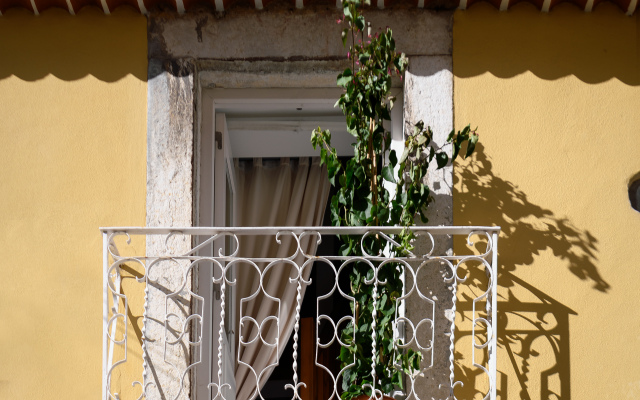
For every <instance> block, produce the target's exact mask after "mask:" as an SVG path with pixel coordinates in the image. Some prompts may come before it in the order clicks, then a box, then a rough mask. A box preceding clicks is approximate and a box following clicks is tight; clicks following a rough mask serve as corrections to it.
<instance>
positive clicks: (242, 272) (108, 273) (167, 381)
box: [101, 227, 499, 400]
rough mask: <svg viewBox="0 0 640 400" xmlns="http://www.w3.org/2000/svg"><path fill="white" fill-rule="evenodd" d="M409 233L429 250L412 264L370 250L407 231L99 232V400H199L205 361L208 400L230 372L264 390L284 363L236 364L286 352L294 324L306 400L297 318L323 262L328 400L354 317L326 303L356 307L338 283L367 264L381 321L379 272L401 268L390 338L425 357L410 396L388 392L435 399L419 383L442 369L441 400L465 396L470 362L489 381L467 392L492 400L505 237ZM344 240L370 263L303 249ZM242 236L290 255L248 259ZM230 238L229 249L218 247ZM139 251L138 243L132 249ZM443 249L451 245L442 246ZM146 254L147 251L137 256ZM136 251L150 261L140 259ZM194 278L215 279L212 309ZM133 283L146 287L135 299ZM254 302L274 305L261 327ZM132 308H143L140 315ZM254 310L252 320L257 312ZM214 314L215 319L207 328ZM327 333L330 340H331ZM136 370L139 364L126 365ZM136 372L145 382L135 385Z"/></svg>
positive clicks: (322, 346)
mask: <svg viewBox="0 0 640 400" xmlns="http://www.w3.org/2000/svg"><path fill="white" fill-rule="evenodd" d="M369 228H371V227H369ZM412 229H413V230H414V231H415V234H416V236H417V237H418V240H419V241H420V243H421V245H420V246H417V247H416V249H415V250H414V251H413V252H412V253H411V254H409V255H408V256H407V257H393V256H387V255H384V254H368V253H367V249H366V246H365V245H364V242H365V240H367V238H370V237H371V236H372V235H376V237H377V238H378V239H379V240H384V241H386V242H387V249H392V248H393V247H394V246H397V243H396V242H395V241H394V239H393V238H394V235H397V234H398V233H399V231H400V229H399V228H375V230H374V229H371V230H367V228H366V227H362V228H333V227H331V228H329V227H274V228H264V227H257V228H128V227H124V228H119V227H114V228H102V229H101V231H102V234H103V245H104V252H103V261H104V287H103V306H104V307H103V393H102V397H103V399H104V400H108V399H114V400H115V399H122V400H124V398H125V397H124V396H125V393H124V392H125V391H128V392H129V395H130V396H131V398H138V399H143V398H148V399H152V398H154V399H155V398H166V399H182V398H185V399H186V398H195V393H196V391H195V389H194V387H195V383H194V381H195V379H196V378H194V377H195V375H196V370H197V369H198V368H203V367H204V364H205V363H209V364H210V365H207V366H206V368H207V370H208V371H213V373H209V376H210V377H211V379H210V381H209V382H205V383H206V387H207V390H208V394H207V396H210V397H209V399H216V400H233V399H235V395H234V394H233V392H234V391H235V389H236V388H235V384H234V383H233V382H230V380H232V379H229V376H228V374H227V376H225V374H224V371H225V368H227V369H229V368H230V367H229V365H231V366H233V365H244V367H246V368H247V369H248V370H249V371H250V374H251V375H252V376H253V379H254V381H260V380H261V378H262V377H263V375H265V374H268V373H269V372H270V371H271V370H272V369H273V367H275V365H277V364H278V360H277V357H276V359H275V360H273V359H272V360H270V361H269V362H267V363H266V364H264V366H263V368H262V369H261V370H256V369H255V366H254V365H252V364H251V363H247V362H246V359H243V358H241V357H240V354H241V353H242V352H243V351H246V348H247V347H248V346H261V347H262V348H263V349H264V348H266V347H270V348H273V349H274V351H275V353H276V354H280V353H281V348H282V346H284V345H285V344H286V343H283V342H284V340H283V339H282V340H281V338H280V334H279V332H281V327H282V326H283V324H286V323H293V329H292V330H291V331H292V333H291V337H292V340H293V365H291V371H292V376H291V380H290V383H288V384H286V385H285V388H286V389H287V390H289V392H290V393H291V399H292V400H296V399H301V400H306V399H304V396H302V390H303V388H305V387H306V383H305V382H304V381H303V380H302V379H301V376H300V375H299V373H298V371H299V364H300V362H301V360H300V354H301V352H300V350H301V348H300V346H301V343H300V340H301V339H300V320H301V306H302V303H303V299H304V296H303V292H304V290H305V288H307V287H309V285H311V284H312V280H311V279H310V278H308V277H309V272H310V270H311V268H313V266H314V264H315V265H320V264H322V265H323V267H322V268H324V269H325V270H326V271H328V272H327V273H328V274H332V275H331V277H330V279H332V282H333V284H332V285H331V287H330V288H329V289H328V290H326V292H325V293H323V294H321V295H318V296H317V298H316V314H315V318H314V320H315V327H316V332H315V349H314V350H313V353H314V354H315V360H314V365H315V368H317V370H318V371H323V372H322V373H324V374H326V375H325V376H327V377H329V379H330V382H331V383H332V386H333V390H332V393H331V395H330V396H328V398H327V399H325V400H331V399H338V398H339V397H340V394H341V392H342V388H341V378H342V376H343V374H344V373H345V370H347V369H348V368H349V365H347V366H345V367H344V368H342V369H336V367H335V365H333V366H331V365H324V364H323V362H322V360H323V357H322V352H323V351H328V350H327V349H329V348H330V347H331V346H342V347H346V346H347V344H346V343H344V342H343V341H342V340H341V337H340V336H341V335H340V332H341V330H342V329H343V328H344V327H345V326H346V325H347V324H349V323H351V324H355V318H354V315H352V314H349V313H347V314H346V315H341V316H339V317H336V316H335V315H332V314H330V313H325V312H324V311H322V310H323V307H322V304H323V301H327V300H328V299H331V298H335V297H336V296H337V297H339V298H341V299H342V301H347V302H354V298H353V297H352V296H351V295H350V293H349V291H348V290H347V289H346V288H345V287H344V285H342V284H341V283H340V282H344V275H345V274H348V273H349V271H351V269H350V268H352V267H353V265H354V264H355V263H364V264H366V265H368V268H371V270H372V274H371V275H370V276H372V278H371V279H368V280H367V281H366V282H365V284H367V285H372V287H373V299H374V307H373V312H374V313H375V312H376V311H375V310H376V307H375V302H376V301H380V299H378V298H377V295H378V288H380V287H381V286H383V285H385V283H386V282H385V281H384V280H383V279H380V277H379V276H378V271H380V269H381V268H383V267H384V266H385V265H387V264H393V265H394V266H396V268H400V269H401V270H402V276H403V279H404V282H405V283H404V291H403V294H402V296H400V297H399V298H398V299H397V300H396V305H395V310H396V311H395V315H394V318H393V320H392V321H391V324H392V325H393V328H394V340H393V346H394V348H393V351H394V352H403V351H406V350H407V349H410V348H411V349H414V350H415V351H417V352H420V353H421V354H422V358H421V362H420V365H419V368H418V369H417V370H416V371H414V372H413V373H411V374H405V376H404V382H405V383H406V384H405V385H404V386H403V387H404V389H403V390H397V391H396V392H395V393H392V394H393V395H396V397H397V398H399V397H402V398H403V399H416V400H422V399H426V398H431V397H432V395H433V394H432V393H425V391H427V390H428V389H425V388H428V385H427V386H425V385H424V384H423V383H421V381H423V380H428V377H429V376H430V374H431V375H433V376H437V374H435V375H434V371H435V370H436V369H438V368H439V369H440V370H444V371H445V372H444V375H441V376H440V378H433V377H432V380H434V379H435V380H438V379H440V381H439V382H437V384H438V387H439V388H440V389H442V390H444V392H445V394H444V395H443V396H445V397H446V396H448V398H450V399H457V398H458V397H457V396H456V395H455V394H454V389H456V390H455V393H458V392H459V391H460V390H461V389H458V388H461V387H462V386H463V384H464V383H465V382H463V381H462V380H457V379H456V376H457V371H456V368H458V367H457V364H458V363H463V364H464V363H466V364H465V368H473V369H476V370H477V371H482V373H484V374H485V375H486V382H485V383H484V384H478V385H477V386H478V388H479V389H471V391H470V392H468V393H471V396H472V397H473V396H476V398H477V393H478V392H480V395H481V397H482V398H483V399H485V400H487V399H489V400H495V399H496V328H497V308H496V304H497V298H496V296H497V294H496V289H497V244H498V235H499V228H497V227H414V228H412ZM344 235H354V236H357V237H358V238H360V240H361V241H360V243H361V251H362V254H363V255H362V256H340V255H326V254H324V255H314V254H307V250H305V249H306V248H307V247H305V246H302V245H301V243H302V242H308V241H310V240H312V241H315V243H316V244H319V243H321V242H322V241H323V239H326V238H327V237H330V236H344ZM243 236H263V237H267V240H271V241H273V243H275V244H276V245H281V244H282V243H283V242H284V241H285V239H286V240H288V241H289V243H290V247H291V251H290V254H288V255H287V256H285V257H278V258H275V257H268V256H263V257H243V256H242V255H243V247H242V246H243V240H242V237H243ZM456 237H461V238H463V239H464V240H465V243H462V242H460V243H458V242H455V238H456ZM137 238H139V239H137ZM452 238H454V240H452ZM136 240H138V241H137V242H135V241H136ZM223 240H224V241H227V242H228V243H230V246H226V247H225V246H224V245H220V244H219V243H220V242H221V241H223ZM132 241H133V242H135V243H137V245H136V244H135V243H134V244H133V245H132ZM454 242H455V243H456V244H455V248H454V250H455V253H454V252H453V251H451V250H449V251H443V252H442V253H443V254H437V253H438V251H436V249H438V250H441V249H443V248H445V249H446V248H449V247H451V243H454ZM442 243H445V244H446V245H445V246H444V247H443V246H442ZM291 244H292V245H291ZM136 246H137V247H136ZM141 248H144V250H142V251H140V249H141ZM207 249H208V250H207ZM228 249H231V251H228ZM207 251H208V252H207ZM138 252H141V253H143V254H136V253H138ZM389 252H390V251H388V252H387V253H386V254H388V253H389ZM205 265H206V268H205ZM241 266H242V267H241ZM247 268H249V269H251V270H252V271H253V272H252V274H253V277H254V279H256V281H255V282H254V283H253V289H252V291H251V293H250V294H249V295H248V296H245V297H243V298H236V299H233V298H232V299H231V300H229V297H228V294H229V293H230V292H229V291H233V290H235V289H234V287H235V286H236V285H237V284H238V282H240V280H242V279H246V277H247V276H250V275H251V274H247V273H246V270H247ZM280 268H287V271H291V273H288V274H285V276H286V279H287V280H288V282H284V284H290V285H292V287H294V288H295V289H293V290H294V292H293V293H294V295H293V298H294V301H295V305H294V306H293V308H292V310H293V311H292V312H291V319H290V321H289V320H286V319H285V316H284V315H283V313H281V306H282V303H281V301H282V299H280V298H278V297H277V296H275V295H274V294H273V293H270V291H269V290H267V288H266V287H267V283H266V282H265V279H266V277H267V276H268V275H269V274H270V271H271V272H272V273H273V271H277V270H278V269H280ZM316 268H319V267H316ZM205 270H206V272H203V271H205ZM203 274H204V275H203ZM195 276H199V277H200V278H199V279H203V278H202V276H208V278H209V279H210V281H211V284H212V285H213V286H215V287H216V288H217V292H216V295H215V299H216V301H215V302H214V301H213V297H207V295H205V294H203V293H201V290H200V289H199V288H201V287H203V285H202V282H201V283H198V282H197V280H196V279H195V278H194V277H195ZM127 279H128V280H129V281H128V282H127ZM425 282H426V283H425ZM125 284H126V285H127V287H126V288H125V287H124V286H125ZM135 285H138V286H140V287H139V288H138V289H133V288H134V287H135ZM437 285H440V286H442V287H446V288H447V290H448V293H449V297H450V298H449V299H448V300H447V299H444V298H442V296H437V295H435V294H434V291H433V290H431V289H425V287H427V288H428V287H436V286H437ZM307 295H309V293H307ZM258 299H262V300H260V301H264V302H266V301H268V302H270V303H271V304H273V305H274V307H272V309H273V310H275V311H274V312H272V313H271V314H270V315H267V316H264V315H263V316H262V318H261V319H260V320H258V319H256V317H255V315H254V314H255V313H254V314H251V313H248V312H247V308H248V307H249V305H250V304H251V302H252V301H257V300H258ZM459 301H466V302H469V303H471V304H470V306H471V307H470V308H471V310H472V311H471V314H469V313H468V312H467V313H466V314H461V311H459V310H457V303H458V302H459ZM208 302H209V303H208ZM230 302H232V303H233V304H236V305H239V307H238V309H237V310H235V311H233V312H234V313H236V314H235V317H236V321H237V322H236V323H235V326H232V327H229V326H225V325H226V324H229V322H228V321H229V318H228V317H229V316H228V315H226V313H227V312H229V311H228V310H229V306H230ZM134 303H135V306H136V307H137V308H138V309H137V310H134ZM253 308H254V310H255V305H254V306H253ZM466 309H468V307H467V308H466ZM411 310H419V312H414V311H411ZM207 312H210V313H211V314H212V315H213V316H212V317H211V318H210V319H208V317H207V314H206V313H207ZM134 319H135V321H134ZM204 321H212V322H207V323H209V324H212V325H213V326H211V328H210V329H207V328H205V327H204V326H203V324H204V323H205V322H204ZM375 323H376V318H373V324H374V329H372V330H371V331H372V332H373V333H372V336H373V337H372V340H373V350H372V351H373V353H374V357H372V365H371V371H372V374H375V373H376V372H375V371H376V357H375V352H376V351H377V348H378V347H377V346H378V345H379V343H377V342H376V341H377V340H378V339H379V338H377V337H376V329H375ZM461 323H468V324H470V325H471V326H470V332H471V334H470V342H471V346H470V347H466V348H461V347H460V346H461V342H459V340H460V338H457V337H456V334H455V333H456V328H457V326H458V324H461ZM321 326H322V329H323V330H324V331H323V332H324V333H323V334H322V335H321V334H320V333H319V331H320V329H321V328H320V327H321ZM437 326H444V327H445V328H444V329H443V331H444V330H446V332H445V334H444V335H443V336H442V335H440V334H439V333H438V332H437V329H436V327H437ZM249 327H252V328H249ZM327 327H328V328H327ZM236 330H237V333H238V335H237V337H236V338H235V339H233V338H230V337H229V335H228V332H233V331H236ZM245 331H253V332H254V335H252V337H245V336H243V335H244V334H243V332H245ZM327 331H328V332H330V333H329V334H328V335H327V333H326V332H327ZM274 332H276V333H275V334H274ZM134 334H135V335H134ZM467 339H469V338H467ZM468 341H469V340H468ZM229 346H230V348H233V349H234V351H233V353H234V354H232V355H231V356H232V357H233V360H225V357H226V354H228V349H227V347H229ZM205 352H206V353H205ZM133 353H135V354H133ZM209 354H210V356H209ZM439 354H446V357H445V361H444V362H442V363H441V362H440V361H439V360H438V355H439ZM459 354H464V356H462V358H463V360H460V359H458V355H459ZM134 361H135V364H136V365H135V366H132V365H129V364H132V363H134ZM225 362H226V364H225ZM354 362H355V360H354ZM396 367H397V368H400V366H396ZM231 368H233V367H231ZM136 374H137V375H138V376H141V378H139V379H136V378H135V375H136ZM231 375H233V373H231ZM476 375H477V374H476ZM163 376H164V378H163ZM197 379H200V380H201V379H202V378H197ZM125 381H128V382H125ZM476 383H477V382H476ZM200 384H201V385H202V382H200ZM259 386H260V385H255V388H254V389H253V392H252V393H251V396H250V397H251V398H254V397H257V398H262V399H264V396H263V394H262V393H261V389H260V387H259ZM125 387H128V389H125ZM432 387H433V385H432ZM443 388H444V389H443ZM371 389H373V395H372V397H376V398H379V397H381V396H382V392H381V391H380V388H375V387H371ZM474 390H475V392H474ZM441 393H442V392H441ZM465 393H467V392H465ZM229 397H233V399H231V398H229ZM198 400H200V398H198ZM460 400H461V399H460Z"/></svg>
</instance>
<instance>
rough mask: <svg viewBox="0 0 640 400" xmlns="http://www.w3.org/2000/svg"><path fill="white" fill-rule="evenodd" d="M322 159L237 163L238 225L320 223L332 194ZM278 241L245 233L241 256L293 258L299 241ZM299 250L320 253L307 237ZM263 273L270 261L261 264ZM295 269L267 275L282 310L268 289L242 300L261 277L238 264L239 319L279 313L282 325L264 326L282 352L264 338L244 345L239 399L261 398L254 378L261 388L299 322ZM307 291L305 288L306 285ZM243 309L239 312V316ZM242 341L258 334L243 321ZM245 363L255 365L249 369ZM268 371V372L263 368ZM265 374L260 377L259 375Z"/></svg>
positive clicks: (287, 238) (282, 268)
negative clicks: (264, 340)
mask: <svg viewBox="0 0 640 400" xmlns="http://www.w3.org/2000/svg"><path fill="white" fill-rule="evenodd" d="M319 161H320V160H319V159H318V158H313V161H312V162H311V164H310V162H309V159H308V158H300V159H299V160H297V159H291V160H290V159H289V158H283V159H280V160H262V159H254V160H253V163H251V162H250V161H249V162H241V163H239V165H238V179H237V181H238V187H237V199H238V201H237V205H238V208H237V219H238V220H237V222H238V226H314V225H315V226H319V225H321V224H322V218H323V215H324V210H325V206H326V204H327V199H328V197H329V181H328V179H327V172H326V168H321V167H320V165H319ZM281 241H282V242H281V244H278V243H277V242H276V240H275V237H274V236H264V237H255V236H242V237H240V251H239V253H238V255H239V256H241V257H275V258H284V257H290V256H291V255H293V254H294V253H295V241H294V240H293V238H292V237H291V236H283V237H281ZM301 248H302V249H303V250H304V251H305V252H306V253H307V254H314V253H315V251H316V241H315V238H313V240H311V238H303V240H301ZM294 261H295V263H296V264H298V265H300V266H301V265H302V263H304V257H302V256H298V257H296V259H295V260H294ZM259 267H260V269H261V271H264V269H265V268H266V264H261V265H259ZM294 271H295V268H294V267H293V266H292V265H291V264H287V263H286V262H282V263H277V264H276V265H273V266H272V268H270V270H269V271H268V272H267V273H266V274H265V276H264V291H265V292H266V293H267V294H269V295H270V296H273V297H276V298H277V299H279V300H280V306H279V311H278V304H277V302H275V301H273V300H271V299H269V298H268V297H267V296H265V294H264V293H260V294H259V295H258V296H257V297H256V298H254V299H252V300H249V301H245V302H242V308H241V307H240V306H241V299H243V298H246V297H248V296H250V295H251V294H253V293H255V292H256V291H257V290H259V284H258V282H259V277H258V274H257V272H256V271H255V268H249V266H248V265H247V266H245V267H242V266H241V267H239V268H238V269H237V272H236V274H237V275H236V276H237V277H238V279H237V286H236V287H237V289H236V290H237V292H236V293H237V296H236V310H238V313H239V315H238V321H240V319H241V318H242V317H243V316H250V317H252V318H254V319H255V320H256V322H257V323H258V324H261V323H263V321H265V318H268V317H269V316H277V315H278V313H279V321H280V326H279V329H277V325H276V323H275V321H273V320H271V321H269V320H267V322H266V323H264V325H263V328H262V337H263V338H264V339H266V341H268V342H270V343H275V342H276V338H278V337H279V340H278V342H279V349H278V350H279V352H278V351H276V347H270V346H265V345H264V344H263V343H262V342H261V340H260V338H258V340H256V341H255V342H253V343H252V344H250V345H246V346H243V345H240V346H238V347H236V348H237V349H238V353H239V355H238V357H239V358H238V360H239V361H240V362H239V363H238V365H237V367H236V372H235V380H236V388H237V395H236V399H237V400H251V399H253V398H254V397H255V396H257V385H256V380H259V381H260V382H259V384H260V387H262V386H263V385H264V384H265V383H266V381H267V379H268V378H269V375H270V374H271V372H272V370H273V368H270V367H268V366H269V365H270V364H273V363H275V362H277V360H278V358H279V357H280V355H281V353H282V350H283V349H284V347H285V345H286V343H287V341H288V340H289V337H290V335H291V333H292V331H293V328H294V323H295V309H296V296H297V285H296V284H295V283H291V282H290V281H289V278H290V277H295V276H296V274H295V272H294ZM310 272H311V268H310V267H309V268H305V270H304V273H303V276H304V278H305V279H308V278H309V274H310ZM302 289H303V294H304V289H305V286H304V285H303V288H302ZM240 313H241V315H240ZM236 332H237V335H236V337H239V336H240V335H242V336H243V337H244V341H245V342H246V341H249V340H251V339H253V338H254V337H255V336H256V335H257V334H258V328H257V327H256V325H255V324H251V323H245V324H244V326H243V327H242V328H241V329H239V330H236ZM242 363H246V364H248V365H251V366H252V367H253V369H254V370H255V372H254V371H251V369H249V368H248V367H246V366H244V365H243V364H242ZM263 371H264V372H263ZM261 373H262V376H261V377H260V374H261Z"/></svg>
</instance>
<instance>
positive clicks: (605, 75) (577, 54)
mask: <svg viewBox="0 0 640 400" xmlns="http://www.w3.org/2000/svg"><path fill="white" fill-rule="evenodd" d="M639 19H640V13H637V12H636V14H635V15H633V16H627V15H625V13H624V12H622V11H621V10H620V9H619V8H618V7H617V6H616V5H614V4H610V3H604V2H602V3H599V4H597V5H596V7H595V8H594V10H593V11H592V12H590V13H585V12H583V11H581V10H579V9H578V8H577V7H575V6H573V5H571V4H567V3H564V4H559V5H558V6H556V7H554V8H553V10H552V11H551V12H549V13H541V12H540V11H539V10H538V9H537V8H535V7H534V6H533V5H531V4H528V3H524V2H522V3H518V4H516V5H515V6H513V7H511V8H509V11H508V12H500V11H498V10H496V9H495V8H493V7H492V6H491V5H489V4H487V3H477V4H474V5H473V6H471V7H470V9H469V10H466V11H456V14H455V17H454V29H453V52H454V59H456V53H457V54H463V55H464V58H465V60H462V59H456V61H459V62H457V63H456V67H455V74H456V76H457V77H460V78H468V77H472V76H477V75H482V74H483V73H485V72H490V73H491V74H493V75H494V76H497V77H500V78H511V77H514V76H516V75H519V74H521V73H523V72H526V71H531V72H532V73H533V74H535V75H536V76H537V77H539V78H542V79H548V80H555V79H558V78H561V77H564V76H571V75H574V76H576V77H577V78H578V79H580V80H581V81H583V82H586V83H600V82H605V81H607V80H609V79H612V78H617V79H618V80H620V81H621V82H624V83H626V84H627V85H632V86H637V85H640V68H639V67H640V62H639V55H638V48H639V47H638V45H639V43H640V31H639V30H637V25H638V20H639ZM491 54H501V55H503V56H502V57H490V56H488V55H491Z"/></svg>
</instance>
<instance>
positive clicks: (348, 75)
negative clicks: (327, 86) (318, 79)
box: [337, 68, 353, 87]
mask: <svg viewBox="0 0 640 400" xmlns="http://www.w3.org/2000/svg"><path fill="white" fill-rule="evenodd" d="M352 80H353V72H352V71H351V69H350V68H347V69H345V70H344V72H343V73H341V74H340V75H338V80H337V84H338V86H340V87H347V85H349V83H350V82H351V81H352Z"/></svg>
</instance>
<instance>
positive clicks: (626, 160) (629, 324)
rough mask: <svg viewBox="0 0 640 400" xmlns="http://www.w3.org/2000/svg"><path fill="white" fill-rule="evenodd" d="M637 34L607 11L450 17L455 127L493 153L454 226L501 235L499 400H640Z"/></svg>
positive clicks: (476, 170) (466, 179)
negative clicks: (494, 229)
mask: <svg viewBox="0 0 640 400" xmlns="http://www.w3.org/2000/svg"><path fill="white" fill-rule="evenodd" d="M639 32H640V31H639V27H638V17H636V16H634V17H627V16H625V15H624V14H623V13H622V12H621V11H620V10H619V9H618V8H616V7H615V6H613V5H610V4H601V5H599V6H598V7H597V8H596V9H595V11H594V12H593V13H591V14H587V13H584V12H582V11H580V10H578V9H577V8H575V7H573V6H571V5H566V4H563V5H560V6H558V7H556V8H554V9H553V10H552V11H551V12H550V13H549V14H544V13H540V12H539V11H537V10H536V9H535V8H534V7H532V6H530V5H528V4H523V3H520V4H518V5H517V6H515V7H513V8H512V9H510V10H509V11H508V12H502V13H500V12H498V11H496V10H495V9H494V8H492V7H491V6H488V5H486V4H479V5H475V6H473V7H471V8H470V9H469V10H467V11H456V13H455V16H454V25H453V33H454V42H453V65H454V76H455V78H454V105H455V124H456V126H460V127H461V126H464V125H466V124H467V123H468V122H471V123H472V124H473V126H476V125H477V126H479V132H480V141H481V143H482V144H483V149H482V150H481V151H480V152H479V153H478V154H477V156H476V157H475V158H474V160H473V162H472V163H470V164H469V163H459V164H458V165H457V166H456V183H455V186H456V192H455V194H454V209H455V213H454V223H455V224H458V225H466V224H480V225H485V224H486V225H494V224H495V225H501V226H502V229H503V233H502V236H501V242H500V251H499V254H500V255H499V256H500V266H501V274H500V279H499V284H500V289H499V294H500V299H499V301H500V303H499V304H500V306H499V307H500V309H499V310H500V313H501V315H502V317H501V320H500V321H501V323H500V329H501V333H500V335H499V342H500V351H499V357H500V358H499V362H498V370H499V375H500V376H499V385H498V390H499V394H500V398H501V399H503V400H504V399H509V400H515V399H521V398H522V399H547V398H551V399H556V398H560V399H563V400H566V399H572V400H591V399H638V398H640V362H639V361H638V360H639V357H640V316H639V315H640V296H638V293H639V291H638V287H639V286H640V272H639V271H640V270H639V269H638V267H639V265H640V264H639V262H640V261H639V260H640V245H639V243H640V242H639V238H640V213H638V212H636V211H634V210H633V209H632V208H631V207H630V205H629V200H628V196H627V187H628V183H629V179H630V178H631V177H632V176H634V175H635V174H637V173H638V172H640V135H639V134H640V112H639V110H640V86H639V85H640V79H639V74H640V63H639V62H638V50H640V47H639V43H638V40H639ZM553 393H555V394H556V397H554V395H553Z"/></svg>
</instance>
